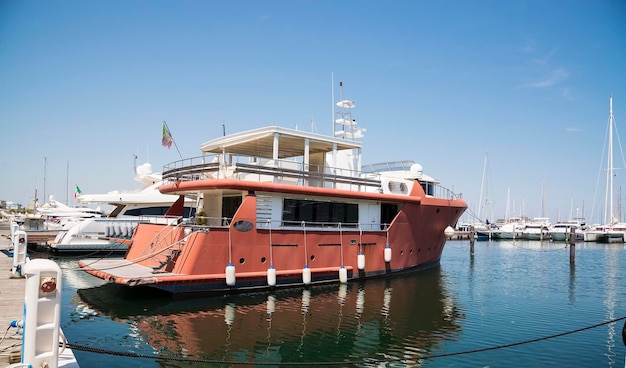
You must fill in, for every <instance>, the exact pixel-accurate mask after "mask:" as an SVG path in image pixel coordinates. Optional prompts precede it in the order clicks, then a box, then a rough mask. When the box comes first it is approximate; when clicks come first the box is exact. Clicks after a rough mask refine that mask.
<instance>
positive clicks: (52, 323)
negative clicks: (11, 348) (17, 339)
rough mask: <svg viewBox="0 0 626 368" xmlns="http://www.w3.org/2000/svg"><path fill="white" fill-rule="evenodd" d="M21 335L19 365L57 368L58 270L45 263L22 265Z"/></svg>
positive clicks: (59, 293) (44, 260)
mask: <svg viewBox="0 0 626 368" xmlns="http://www.w3.org/2000/svg"><path fill="white" fill-rule="evenodd" d="M23 271H24V275H25V276H26V292H25V297H24V335H23V336H22V365H25V366H31V367H48V368H57V367H58V365H59V330H60V321H61V290H62V273H61V268H60V267H59V265H57V264H56V263H55V262H54V261H51V260H49V259H34V260H32V261H30V262H28V263H26V264H25V265H24V269H23Z"/></svg>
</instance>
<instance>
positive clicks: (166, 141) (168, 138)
mask: <svg viewBox="0 0 626 368" xmlns="http://www.w3.org/2000/svg"><path fill="white" fill-rule="evenodd" d="M173 141H174V139H172V134H171V133H170V130H169V129H167V124H165V122H163V138H161V144H162V145H163V147H167V148H168V149H170V148H171V147H172V142H173Z"/></svg>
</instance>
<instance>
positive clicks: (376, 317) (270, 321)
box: [78, 267, 463, 362]
mask: <svg viewBox="0 0 626 368" xmlns="http://www.w3.org/2000/svg"><path fill="white" fill-rule="evenodd" d="M444 285H445V283H444V280H443V274H442V272H441V270H440V268H439V267H437V268H435V269H431V270H427V271H421V272H415V273H411V274H407V275H398V276H393V277H388V278H384V279H382V278H381V279H372V280H367V281H364V282H360V283H357V282H355V283H348V284H339V285H326V286H315V287H310V288H306V289H301V288H296V289H287V290H278V291H276V292H264V293H250V294H239V295H227V296H223V297H208V298H193V299H180V298H171V297H163V298H154V297H150V298H148V297H145V296H144V295H141V294H140V293H137V290H134V289H133V290H130V289H128V288H123V287H119V285H115V284H105V285H103V286H100V287H97V288H91V289H82V290H79V291H78V294H79V296H80V298H81V299H82V301H83V302H84V303H86V304H88V305H89V306H90V307H91V308H94V309H96V310H97V311H99V313H100V314H105V315H108V316H109V317H110V318H112V319H114V320H119V321H124V322H126V323H129V322H128V321H132V322H130V323H132V324H134V325H136V327H137V330H138V331H140V335H141V339H142V340H143V341H146V342H147V343H148V344H150V345H151V346H153V347H154V348H155V349H157V350H158V351H160V354H162V355H168V356H169V355H171V356H187V357H190V358H191V357H193V358H203V359H223V360H225V361H247V362H307V361H319V360H320V358H319V357H320V355H322V356H324V360H325V361H342V362H348V361H362V360H371V359H373V360H396V359H397V360H402V361H405V362H406V361H417V359H418V358H419V357H420V356H425V355H428V354H432V353H434V352H436V351H437V348H438V346H439V344H440V343H441V342H442V341H444V340H450V339H455V337H456V336H457V335H458V334H459V331H460V321H459V320H461V319H463V315H462V314H461V313H460V312H459V309H460V308H458V307H457V306H456V305H455V304H454V298H453V297H452V296H451V295H449V292H448V291H446V289H445V287H444ZM153 292H154V291H153V290H151V291H149V293H153ZM147 295H153V294H147ZM320 352H326V353H325V354H320Z"/></svg>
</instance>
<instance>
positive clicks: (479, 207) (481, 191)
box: [476, 153, 487, 221]
mask: <svg viewBox="0 0 626 368" xmlns="http://www.w3.org/2000/svg"><path fill="white" fill-rule="evenodd" d="M486 175H487V154H486V153H485V161H484V163H483V180H482V182H481V184H480V196H479V197H478V208H477V209H476V216H477V217H478V219H479V220H480V221H482V220H483V218H482V217H481V211H480V210H481V209H482V208H483V193H484V191H485V177H486ZM485 200H486V199H485ZM485 212H486V211H485ZM482 215H484V213H482Z"/></svg>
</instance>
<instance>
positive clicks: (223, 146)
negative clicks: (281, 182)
mask: <svg viewBox="0 0 626 368" xmlns="http://www.w3.org/2000/svg"><path fill="white" fill-rule="evenodd" d="M274 137H277V138H278V147H277V151H278V158H280V159H284V158H289V157H299V156H303V155H304V152H305V149H306V141H307V140H308V150H309V154H314V153H320V152H321V153H326V152H332V151H333V146H335V145H336V147H337V150H338V151H340V150H346V149H355V148H357V149H360V148H361V147H362V144H361V143H360V142H356V141H352V140H346V139H343V138H339V137H330V136H326V135H321V134H316V133H311V132H305V131H301V130H295V129H288V128H281V127H278V126H269V127H264V128H259V129H253V130H248V131H245V132H240V133H235V134H229V135H227V136H224V137H219V138H216V139H213V140H210V141H208V142H206V143H203V144H201V145H200V149H201V150H202V152H205V153H214V154H220V153H222V152H227V153H231V154H237V155H245V156H252V157H269V158H271V157H274Z"/></svg>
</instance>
